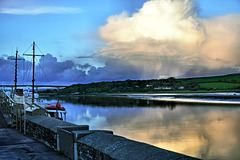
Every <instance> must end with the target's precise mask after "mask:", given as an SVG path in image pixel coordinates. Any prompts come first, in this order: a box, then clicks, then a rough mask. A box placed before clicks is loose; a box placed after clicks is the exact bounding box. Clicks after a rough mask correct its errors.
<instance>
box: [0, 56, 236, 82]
mask: <svg viewBox="0 0 240 160" xmlns="http://www.w3.org/2000/svg"><path fill="white" fill-rule="evenodd" d="M39 62H40V63H39V64H37V65H36V71H37V72H39V70H42V69H43V71H40V72H43V73H40V76H39V75H37V74H38V73H36V82H37V83H43V84H46V83H47V84H48V83H53V84H73V83H91V82H101V81H119V80H126V79H143V77H144V75H143V73H142V71H141V69H140V68H138V67H136V66H134V65H131V64H129V63H127V62H125V61H123V60H121V59H108V60H107V61H106V63H105V66H104V67H99V68H96V67H94V66H91V65H90V64H83V65H80V64H75V63H74V62H73V61H70V60H67V61H64V62H58V60H57V58H56V57H53V56H52V55H51V54H47V55H45V56H44V58H41V59H40V61H39ZM18 63H19V67H18V75H19V76H18V83H20V84H27V83H29V84H30V83H31V81H32V79H31V77H32V74H31V72H32V71H31V65H32V63H31V62H29V61H25V62H22V61H19V62H18ZM14 67H15V64H14V61H11V60H7V59H4V58H0V75H1V76H0V82H1V83H2V84H13V83H14ZM149 72H150V71H149ZM229 73H239V69H238V68H221V69H215V70H213V69H212V70H211V69H208V68H206V67H201V66H196V67H193V68H191V69H190V70H189V71H188V72H186V74H185V75H183V76H182V77H194V76H210V75H222V74H229ZM159 76H161V73H159V75H157V76H156V77H155V76H151V77H147V78H145V79H158V77H159Z"/></svg>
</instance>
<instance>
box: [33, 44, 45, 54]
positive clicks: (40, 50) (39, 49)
mask: <svg viewBox="0 0 240 160" xmlns="http://www.w3.org/2000/svg"><path fill="white" fill-rule="evenodd" d="M35 46H36V47H37V48H38V46H37V45H36V44H35ZM38 50H39V51H40V52H41V53H42V54H43V52H42V51H41V49H40V48H38ZM43 55H44V54H43Z"/></svg>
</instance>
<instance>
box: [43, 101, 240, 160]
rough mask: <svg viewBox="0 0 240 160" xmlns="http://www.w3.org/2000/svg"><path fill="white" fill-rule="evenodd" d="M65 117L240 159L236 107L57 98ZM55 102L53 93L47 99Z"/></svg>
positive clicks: (199, 153)
mask: <svg viewBox="0 0 240 160" xmlns="http://www.w3.org/2000/svg"><path fill="white" fill-rule="evenodd" d="M59 99H60V102H61V103H62V105H63V106H64V107H65V108H66V109H67V112H68V113H67V121H68V122H72V123H75V124H84V125H85V124H88V125H89V126H90V129H109V130H113V131H114V134H116V135H121V136H124V137H127V138H129V139H133V140H137V141H140V142H146V143H149V144H152V145H154V146H157V147H160V148H165V149H168V150H172V151H175V152H179V153H183V154H187V155H190V156H194V157H199V158H202V159H219V160H221V159H222V160H223V159H224V160H230V159H231V160H239V159H240V152H239V151H240V107H236V106H235V107H232V106H229V105H228V106H218V105H194V104H191V105H184V104H177V103H173V102H172V103H169V102H158V101H147V100H136V99H129V98H120V97H112V98H109V97H95V96H89V97H78V98H59ZM44 102H45V103H47V102H51V103H56V99H45V100H44Z"/></svg>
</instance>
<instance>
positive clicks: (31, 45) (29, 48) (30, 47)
mask: <svg viewBox="0 0 240 160" xmlns="http://www.w3.org/2000/svg"><path fill="white" fill-rule="evenodd" d="M31 47H32V44H31V45H30V47H28V49H27V50H26V51H25V52H24V53H23V54H25V53H26V52H27V51H28V50H29V49H30V48H31Z"/></svg>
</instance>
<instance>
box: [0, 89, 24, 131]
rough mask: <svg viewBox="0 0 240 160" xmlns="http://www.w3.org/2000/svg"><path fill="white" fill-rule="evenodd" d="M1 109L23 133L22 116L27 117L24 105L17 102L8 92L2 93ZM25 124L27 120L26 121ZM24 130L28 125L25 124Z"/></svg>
mask: <svg viewBox="0 0 240 160" xmlns="http://www.w3.org/2000/svg"><path fill="white" fill-rule="evenodd" d="M0 104H1V109H2V110H3V111H4V112H5V114H7V116H8V119H9V120H10V122H11V123H12V124H13V125H16V129H20V131H22V123H21V122H22V119H23V118H22V116H23V115H24V117H25V114H24V113H25V112H24V104H23V103H19V102H15V101H14V100H13V99H12V98H11V95H9V94H8V92H5V91H2V92H1V103H0ZM24 119H25V118H24ZM24 122H25V120H24ZM23 126H24V128H25V126H26V124H25V123H24V124H23Z"/></svg>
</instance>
